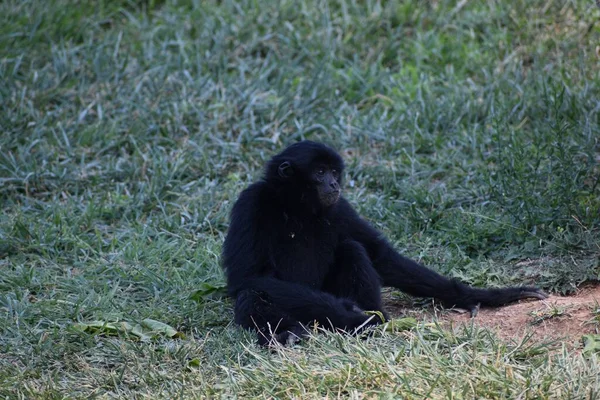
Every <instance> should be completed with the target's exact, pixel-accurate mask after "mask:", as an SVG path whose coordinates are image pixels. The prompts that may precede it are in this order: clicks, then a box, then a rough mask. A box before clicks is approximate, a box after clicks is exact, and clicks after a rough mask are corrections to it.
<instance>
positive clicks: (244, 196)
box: [233, 181, 273, 215]
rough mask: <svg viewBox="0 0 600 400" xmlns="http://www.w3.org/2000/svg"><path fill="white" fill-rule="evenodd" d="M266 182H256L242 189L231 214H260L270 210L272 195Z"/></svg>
mask: <svg viewBox="0 0 600 400" xmlns="http://www.w3.org/2000/svg"><path fill="white" fill-rule="evenodd" d="M271 191H272V189H271V188H270V187H269V186H268V185H267V183H266V182H263V181H258V182H255V183H253V184H252V185H250V186H248V187H247V188H246V189H244V190H243V191H242V192H241V193H240V195H239V197H238V199H237V200H236V202H235V205H234V206H233V213H234V214H238V213H243V214H245V215H251V214H257V213H258V214H260V213H261V212H262V211H264V210H266V209H269V208H270V203H272V199H273V195H272V193H271Z"/></svg>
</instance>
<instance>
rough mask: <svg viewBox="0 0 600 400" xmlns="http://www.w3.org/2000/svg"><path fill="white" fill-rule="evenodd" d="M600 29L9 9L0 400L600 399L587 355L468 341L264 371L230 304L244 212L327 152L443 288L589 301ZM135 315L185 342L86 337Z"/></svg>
mask: <svg viewBox="0 0 600 400" xmlns="http://www.w3.org/2000/svg"><path fill="white" fill-rule="evenodd" d="M598 17H600V9H598V8H597V7H596V6H595V5H594V3H593V2H592V1H583V0H579V1H569V2H560V1H541V0H540V1H537V0H530V1H526V0H515V1H509V2H499V1H488V2H477V1H470V2H463V1H460V2H456V1H437V2H426V3H425V2H418V1H404V2H378V1H353V0H340V1H332V2H324V1H311V0H302V1H299V2H293V1H289V0H281V1H264V0H255V1H250V0H247V1H244V0H242V1H237V2H234V1H229V0H225V1H194V0H187V1H185V0H181V1H176V0H167V1H125V0H121V1H79V2H76V1H69V0H51V1H43V2H42V1H33V0H32V1H17V0H5V1H3V2H0V209H1V210H0V397H3V398H43V399H54V398H64V397H73V398H88V397H101V398H105V397H120V398H143V397H151V398H156V397H158V398H174V397H176V396H181V397H198V398H202V397H210V398H214V397H219V396H228V397H235V396H239V397H252V396H258V397H261V396H265V397H282V398H285V397H289V396H296V397H298V398H314V397H323V396H329V397H338V396H341V397H352V396H354V397H360V396H362V395H365V396H379V395H385V394H390V393H396V394H398V393H402V394H403V396H404V397H406V398H474V397H478V398H511V399H512V398H519V397H520V398H550V397H554V398H598V396H599V394H598V393H599V386H600V382H598V377H597V371H598V357H597V356H596V355H591V356H587V357H586V358H584V357H583V356H581V355H579V354H578V353H575V352H569V351H568V350H566V349H563V350H561V351H558V352H548V347H547V346H545V345H542V346H538V345H535V344H532V343H528V342H527V341H525V343H522V341H521V340H520V339H519V338H515V343H509V344H503V343H501V342H500V341H499V340H498V339H497V338H495V337H494V336H493V335H492V334H490V333H489V332H485V331H479V330H476V329H467V330H461V329H455V330H453V331H444V330H441V329H438V328H436V329H433V328H431V327H427V326H421V327H419V328H417V329H416V330H414V331H412V332H410V333H406V332H387V333H385V334H375V336H374V337H372V338H370V339H368V340H366V341H357V340H355V339H351V338H350V339H349V338H343V337H341V336H336V335H331V334H329V335H319V336H317V337H315V338H313V339H311V340H308V341H307V342H305V343H304V344H302V345H301V346H299V347H295V348H293V349H287V350H280V351H275V352H269V351H265V350H262V349H258V348H256V347H255V346H254V344H253V339H252V335H251V334H249V333H247V332H243V331H241V330H240V329H238V328H237V327H235V326H234V325H233V324H232V307H231V303H230V301H229V300H228V299H226V298H223V297H222V296H220V290H219V288H221V287H222V285H223V283H224V281H223V274H222V272H221V270H220V267H219V255H220V250H221V244H222V241H223V236H224V233H225V232H226V229H227V224H228V218H227V216H228V212H229V209H230V207H231V205H232V203H233V201H234V200H235V198H236V196H237V194H238V193H239V192H240V191H241V190H242V189H243V188H244V187H245V186H247V185H248V184H249V183H250V182H252V181H253V180H255V179H256V178H257V177H258V176H260V174H261V168H262V166H263V164H264V162H265V161H266V160H267V159H268V158H269V157H270V156H271V155H273V154H274V153H275V152H277V151H278V150H280V149H281V148H282V147H283V146H285V145H286V144H289V143H292V142H294V141H295V140H298V139H301V138H306V139H313V140H321V141H325V142H327V143H329V144H331V145H333V146H335V147H337V148H338V149H339V150H340V151H341V152H342V153H343V154H344V155H345V159H346V161H347V164H348V168H347V176H346V179H347V182H349V183H350V184H349V185H348V188H347V191H346V196H347V197H348V198H349V200H350V201H351V202H352V204H354V205H355V206H356V207H357V208H358V209H359V210H360V212H361V213H362V214H363V215H364V216H365V217H367V218H369V219H370V220H371V221H373V223H374V224H376V226H377V227H378V228H380V229H381V230H382V231H383V232H384V233H385V234H386V235H388V236H389V237H390V239H391V240H392V241H393V243H394V244H395V245H396V246H397V248H398V249H399V250H401V251H402V252H403V253H405V254H407V255H409V256H411V257H413V258H416V259H418V260H420V261H421V262H423V263H426V264H427V265H430V266H431V267H432V268H435V269H437V270H438V271H440V272H442V273H444V274H447V275H451V276H455V277H459V278H461V279H464V280H466V281H468V282H470V283H473V284H475V285H480V286H484V285H486V286H498V285H505V284H521V283H529V284H536V285H541V286H543V287H544V288H546V289H547V290H552V291H556V292H563V293H564V292H570V291H572V290H573V289H574V288H575V287H576V286H577V285H578V284H579V283H581V282H583V281H586V280H594V279H600V260H599V254H600V244H599V243H600V183H599V182H600V143H599V138H600V113H599V111H600V103H599V101H598V99H600V58H599V57H600V53H599V52H598V47H597V46H598V43H599V38H600V35H599V33H600V26H599V25H598V23H597V21H598ZM211 291H214V292H213V293H210V292H211ZM147 318H150V319H154V320H157V321H161V322H164V323H166V324H169V325H171V326H172V327H175V328H176V329H178V330H179V331H180V332H182V333H183V334H185V338H183V339H170V338H168V337H165V335H158V336H157V337H154V338H153V339H151V340H149V341H139V340H136V338H135V337H133V336H131V335H129V334H128V333H127V332H125V331H116V332H115V331H113V332H104V333H105V334H101V335H94V334H92V333H90V332H87V331H84V332H82V331H81V330H80V329H76V326H77V325H76V324H77V323H89V322H90V321H96V320H98V321H106V322H111V321H126V322H128V323H130V324H132V325H134V324H136V323H139V322H141V321H142V320H144V319H147ZM425 322H427V321H425ZM108 333H112V334H113V335H109V334H108Z"/></svg>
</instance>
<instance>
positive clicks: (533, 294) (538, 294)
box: [521, 289, 550, 300]
mask: <svg viewBox="0 0 600 400" xmlns="http://www.w3.org/2000/svg"><path fill="white" fill-rule="evenodd" d="M548 297H550V296H549V295H548V294H546V293H544V292H542V291H541V290H539V289H535V290H525V291H523V292H522V293H521V298H523V299H538V300H545V299H547V298H548Z"/></svg>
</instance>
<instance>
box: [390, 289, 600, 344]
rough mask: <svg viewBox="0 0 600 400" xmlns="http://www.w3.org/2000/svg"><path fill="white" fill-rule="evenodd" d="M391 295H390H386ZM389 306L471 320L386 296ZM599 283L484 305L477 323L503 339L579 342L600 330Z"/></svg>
mask: <svg viewBox="0 0 600 400" xmlns="http://www.w3.org/2000/svg"><path fill="white" fill-rule="evenodd" d="M385 297H388V296H384V298H385ZM385 303H386V308H387V309H388V310H389V311H390V313H391V315H392V316H394V317H400V316H408V315H411V316H414V317H415V318H417V319H420V320H423V319H427V317H428V316H429V317H432V316H436V317H437V319H438V320H439V321H441V322H442V323H448V324H450V323H452V325H454V326H460V325H461V324H470V323H471V318H470V316H469V313H457V312H456V311H452V310H441V309H435V308H433V307H430V308H429V309H420V310H419V309H414V308H412V309H411V308H409V307H408V306H407V305H405V304H399V303H398V302H396V301H394V300H391V299H389V298H388V299H386V301H385ZM599 310H600V284H598V283H596V284H587V285H583V286H582V287H580V288H579V289H578V290H577V292H576V293H575V294H574V295H571V296H565V297H562V296H554V295H552V296H550V297H549V298H548V299H546V300H540V301H523V302H520V303H516V304H511V305H508V306H504V307H500V308H494V309H481V310H480V311H479V314H478V315H477V317H475V318H474V319H473V322H474V324H476V325H479V326H481V327H485V328H488V329H490V330H492V331H494V332H495V333H496V334H497V335H498V337H499V338H501V339H504V340H507V341H509V340H511V339H514V340H517V341H518V340H519V339H520V338H523V337H524V336H525V335H527V334H531V335H532V339H533V340H534V341H552V340H556V341H559V342H564V343H567V344H568V345H570V346H579V344H580V343H581V336H582V335H584V334H589V333H599V331H600V315H599V314H598V312H599Z"/></svg>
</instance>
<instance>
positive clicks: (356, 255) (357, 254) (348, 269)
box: [324, 240, 387, 319]
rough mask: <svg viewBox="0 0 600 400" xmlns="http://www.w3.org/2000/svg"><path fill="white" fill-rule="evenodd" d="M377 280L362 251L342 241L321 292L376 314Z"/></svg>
mask: <svg viewBox="0 0 600 400" xmlns="http://www.w3.org/2000/svg"><path fill="white" fill-rule="evenodd" d="M381 283H382V282H381V278H380V277H379V274H378V273H377V271H375V269H374V268H373V265H372V263H371V259H370V258H369V255H368V254H367V251H366V250H365V248H364V247H363V246H362V245H361V244H360V243H358V242H356V241H354V240H345V241H343V242H342V243H340V245H339V246H338V248H337V250H336V258H335V266H334V268H333V269H332V271H331V272H330V274H329V275H328V276H327V279H326V280H325V283H324V290H325V291H326V292H328V293H331V294H333V295H335V296H337V297H342V298H347V299H350V300H353V301H354V302H356V303H357V304H358V305H359V306H360V308H361V309H363V310H366V311H380V312H382V313H383V314H384V316H385V318H386V319H387V314H386V313H385V312H384V311H383V307H382V305H381Z"/></svg>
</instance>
